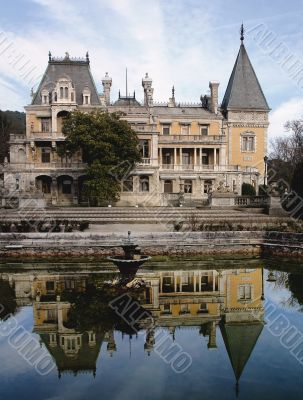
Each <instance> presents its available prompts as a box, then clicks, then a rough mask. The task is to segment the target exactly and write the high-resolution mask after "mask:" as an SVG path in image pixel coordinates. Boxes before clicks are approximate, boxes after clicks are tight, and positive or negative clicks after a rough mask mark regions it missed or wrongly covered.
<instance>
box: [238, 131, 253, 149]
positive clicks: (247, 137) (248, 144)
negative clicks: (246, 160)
mask: <svg viewBox="0 0 303 400" xmlns="http://www.w3.org/2000/svg"><path fill="white" fill-rule="evenodd" d="M240 140H241V143H240V145H241V152H242V153H255V152H256V149H257V140H256V134H255V133H254V132H244V133H241V138H240Z"/></svg>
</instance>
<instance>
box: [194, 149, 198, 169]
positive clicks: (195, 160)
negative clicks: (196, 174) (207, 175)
mask: <svg viewBox="0 0 303 400" xmlns="http://www.w3.org/2000/svg"><path fill="white" fill-rule="evenodd" d="M196 165H197V148H196V147H194V166H196Z"/></svg>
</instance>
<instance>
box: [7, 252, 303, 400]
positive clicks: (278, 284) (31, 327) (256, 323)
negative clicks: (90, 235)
mask: <svg viewBox="0 0 303 400" xmlns="http://www.w3.org/2000/svg"><path fill="white" fill-rule="evenodd" d="M136 277H137V278H138V279H137V280H136V281H135V282H133V283H132V284H131V285H127V283H128V281H127V280H125V279H122V278H121V276H120V275H119V274H118V273H117V271H115V269H114V268H112V267H111V266H110V265H109V264H108V263H101V264H96V263H72V262H71V263H68V264H67V263H32V264H16V263H15V264H9V263H6V264H5V263H3V264H0V303H1V306H0V317H1V322H0V357H1V362H0V377H1V381H0V382H1V385H0V399H5V400H10V399H14V400H16V399H17V400H19V399H31V400H42V399H45V400H46V399H49V400H50V399H52V400H57V399H58V400H59V399H64V400H67V399H73V400H75V399H101V398H102V399H109V400H111V399H117V400H118V399H119V400H120V399H135V398H140V399H149V400H151V399H153V400H154V399H174V400H176V399H184V398H187V399H235V398H239V399H258V400H261V399H275V400H277V399H285V398H287V399H301V398H302V392H303V379H302V376H303V333H301V332H303V314H302V304H303V265H299V264H291V263H289V261H285V260H259V259H255V260H250V259H242V260H241V259H240V260H239V259H237V260H222V259H220V260H176V261H161V262H155V261H153V262H149V263H147V264H146V266H144V268H141V269H140V270H139V271H138V273H137V276H136Z"/></svg>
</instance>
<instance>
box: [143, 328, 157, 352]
mask: <svg viewBox="0 0 303 400" xmlns="http://www.w3.org/2000/svg"><path fill="white" fill-rule="evenodd" d="M154 345H155V330H154V328H151V329H148V330H147V332H146V340H145V343H144V350H145V351H146V352H147V354H148V355H149V356H150V353H151V351H152V350H153V348H154Z"/></svg>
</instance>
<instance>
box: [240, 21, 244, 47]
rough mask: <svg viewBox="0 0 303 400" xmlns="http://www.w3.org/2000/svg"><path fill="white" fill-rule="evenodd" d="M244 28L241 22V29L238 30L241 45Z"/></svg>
mask: <svg viewBox="0 0 303 400" xmlns="http://www.w3.org/2000/svg"><path fill="white" fill-rule="evenodd" d="M244 32H245V31H244V26H243V22H242V24H241V29H240V34H241V37H240V40H241V42H242V43H243V40H244Z"/></svg>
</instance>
